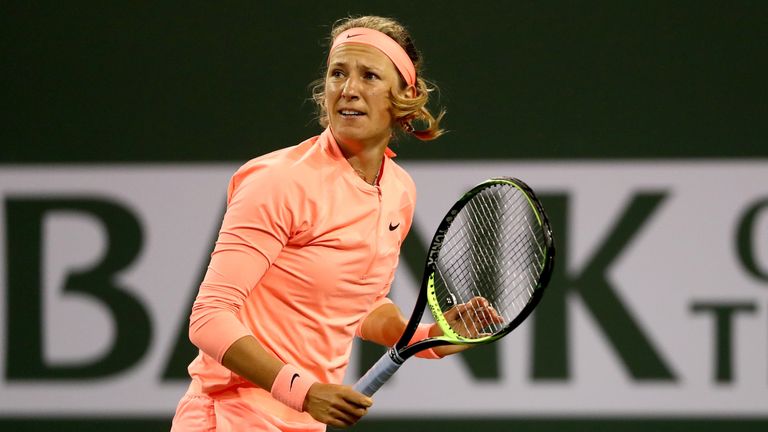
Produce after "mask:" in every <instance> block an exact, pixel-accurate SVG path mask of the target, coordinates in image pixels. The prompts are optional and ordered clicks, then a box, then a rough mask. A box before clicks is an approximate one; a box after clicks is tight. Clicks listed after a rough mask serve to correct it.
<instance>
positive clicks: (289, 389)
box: [288, 373, 299, 391]
mask: <svg viewBox="0 0 768 432" xmlns="http://www.w3.org/2000/svg"><path fill="white" fill-rule="evenodd" d="M298 377H299V374H297V373H295V374H293V376H292V377H291V384H290V385H289V386H288V391H291V389H292V388H293V381H294V380H296V378H298Z"/></svg>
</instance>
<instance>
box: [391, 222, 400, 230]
mask: <svg viewBox="0 0 768 432" xmlns="http://www.w3.org/2000/svg"><path fill="white" fill-rule="evenodd" d="M399 226H400V222H398V223H397V225H392V222H390V223H389V230H390V231H394V230H396V229H397V227H399Z"/></svg>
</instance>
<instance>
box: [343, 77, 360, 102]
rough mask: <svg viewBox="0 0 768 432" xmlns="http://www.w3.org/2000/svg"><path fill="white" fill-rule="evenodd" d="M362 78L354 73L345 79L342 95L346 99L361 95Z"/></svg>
mask: <svg viewBox="0 0 768 432" xmlns="http://www.w3.org/2000/svg"><path fill="white" fill-rule="evenodd" d="M359 86H360V78H359V77H356V76H354V75H351V76H349V77H347V80H346V81H344V87H342V88H341V97H343V98H345V99H354V98H357V97H358V96H360V88H359Z"/></svg>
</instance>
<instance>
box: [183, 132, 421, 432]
mask: <svg viewBox="0 0 768 432" xmlns="http://www.w3.org/2000/svg"><path fill="white" fill-rule="evenodd" d="M390 156H394V154H393V153H391V152H389V151H388V152H387V155H386V156H385V158H384V164H383V167H382V170H381V171H380V176H379V181H378V184H377V185H375V186H373V185H370V184H368V183H366V182H365V181H363V180H362V179H361V178H360V177H359V176H358V175H357V174H356V173H355V171H354V170H353V169H352V167H351V166H350V165H349V163H348V162H347V160H346V159H345V158H344V156H343V155H342V153H341V151H340V149H339V147H338V144H337V143H336V142H335V140H334V138H333V135H332V134H331V131H330V130H329V129H326V130H325V131H324V132H323V133H322V134H321V135H320V136H317V137H313V138H311V139H309V140H307V141H304V142H303V143H301V144H299V145H297V146H294V147H289V148H286V149H282V150H278V151H276V152H273V153H270V154H267V155H264V156H261V157H259V158H256V159H253V160H251V161H249V162H248V163H246V164H245V165H243V166H242V167H241V168H240V169H239V170H238V171H237V172H236V173H235V174H234V176H233V177H232V179H231V181H230V184H229V188H228V193H227V211H226V214H225V216H224V220H223V223H222V227H221V230H220V233H219V237H218V240H217V242H216V246H215V248H214V251H213V253H212V255H211V261H210V265H209V267H208V272H207V273H206V275H205V278H204V280H203V283H202V284H201V286H200V291H199V294H198V296H197V299H196V301H195V304H194V306H193V309H192V315H191V318H190V339H191V340H192V342H193V343H194V344H195V345H196V346H198V347H199V348H200V353H199V355H198V356H197V358H195V360H194V361H193V362H192V363H191V364H190V366H189V373H190V375H191V377H192V380H193V383H192V387H191V388H194V389H196V390H197V391H201V392H203V393H206V394H209V395H212V394H216V393H222V392H230V393H231V392H237V394H238V395H239V396H240V397H243V398H245V399H247V400H249V402H250V403H253V404H254V405H255V406H260V407H261V408H260V409H261V410H262V411H265V410H266V411H269V412H270V413H271V414H272V415H275V416H277V417H278V418H280V419H281V420H283V421H287V422H292V423H295V422H307V423H312V422H314V420H313V419H312V418H311V417H310V416H309V415H308V414H306V413H299V412H296V411H293V410H291V409H290V408H288V407H286V406H284V405H282V404H280V403H279V402H277V401H275V400H274V399H273V398H272V397H271V395H270V394H269V392H268V391H266V390H263V389H260V388H257V387H255V386H254V385H253V384H251V383H249V382H246V381H245V380H244V379H242V378H241V377H239V376H237V375H236V374H234V373H233V372H231V371H229V370H228V369H226V368H225V367H224V366H222V365H221V364H220V361H221V359H222V357H223V355H224V353H225V352H226V350H227V349H228V348H229V347H230V346H231V345H232V343H234V342H235V341H236V340H238V339H240V338H241V337H243V336H246V335H252V336H254V337H255V338H256V339H257V340H258V341H259V342H260V343H261V344H262V345H263V346H264V348H265V349H266V350H267V351H268V352H271V353H272V354H274V355H275V356H276V357H278V358H279V359H280V360H282V361H283V362H285V363H291V364H293V365H295V366H297V367H299V368H300V369H303V370H304V371H306V372H308V373H309V374H311V375H312V376H313V377H314V378H316V379H317V380H318V381H321V382H327V383H340V382H341V381H342V379H343V376H344V372H345V369H346V367H347V364H348V362H349V355H350V351H351V348H352V340H353V337H354V335H355V332H356V329H357V327H358V326H359V325H360V324H361V322H362V320H363V319H364V317H365V316H366V315H367V314H368V313H370V311H371V310H373V309H374V308H375V307H378V306H379V305H381V304H383V303H384V302H387V301H388V299H386V295H387V293H388V292H389V288H390V284H391V282H392V280H393V278H394V273H395V269H396V267H397V263H398V257H399V251H400V245H401V244H402V242H403V240H404V239H405V236H406V234H407V233H408V230H409V229H410V227H411V222H412V219H413V212H414V206H415V199H416V189H415V185H414V183H413V180H412V179H411V178H410V176H409V175H408V174H407V173H406V172H405V171H404V170H403V169H402V168H400V167H399V166H398V165H397V164H395V163H394V161H392V159H391V158H390Z"/></svg>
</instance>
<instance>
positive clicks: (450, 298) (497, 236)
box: [353, 177, 555, 396]
mask: <svg viewBox="0 0 768 432" xmlns="http://www.w3.org/2000/svg"><path fill="white" fill-rule="evenodd" d="M554 256H555V245H554V240H553V238H552V230H551V228H550V225H549V220H548V219H547V215H546V214H545V213H544V208H543V207H542V206H541V203H540V202H539V200H538V199H537V198H536V195H535V194H534V192H533V190H532V189H531V188H530V187H528V185H526V184H525V183H523V182H522V181H520V180H518V179H515V178H508V177H500V178H492V179H489V180H486V181H484V182H483V183H480V184H479V185H477V186H475V187H474V188H472V190H470V191H469V192H467V193H466V194H464V196H463V197H461V199H459V200H458V201H457V202H456V204H454V205H453V207H451V209H450V210H449V211H448V213H447V214H446V215H445V217H444V218H443V220H442V222H441V223H440V225H439V226H438V228H437V231H436V232H435V235H434V237H433V238H432V243H431V244H430V246H429V251H428V253H427V259H426V264H425V268H424V277H423V279H422V282H421V289H420V291H419V296H418V298H417V300H416V305H415V306H414V309H413V313H412V314H411V318H410V320H409V321H408V324H407V325H406V328H405V331H404V332H403V334H402V336H401V337H400V340H398V341H397V343H396V344H395V345H394V346H393V347H391V348H389V349H388V350H387V352H386V353H385V354H384V355H383V356H382V357H381V358H380V359H379V360H378V361H377V362H376V363H375V364H374V365H373V366H372V367H371V368H370V369H369V370H368V372H366V373H365V375H363V377H361V378H360V380H358V381H357V383H355V385H354V386H353V388H354V389H355V390H357V391H359V392H361V393H363V394H365V395H366V396H371V395H373V394H374V393H375V392H376V391H377V390H378V389H379V388H380V387H381V386H382V385H383V384H384V383H385V382H387V380H389V378H390V377H391V376H392V375H393V374H394V373H395V372H396V371H397V370H398V369H399V368H400V366H401V365H402V364H403V363H404V362H405V360H407V359H408V358H410V357H411V356H413V355H415V354H416V353H418V352H419V351H423V350H426V349H429V348H433V347H436V346H441V345H449V344H471V345H474V344H487V343H490V342H493V341H496V340H498V339H500V338H501V337H503V336H505V335H506V334H508V333H509V332H511V331H512V330H514V329H515V328H516V327H517V326H519V325H520V323H522V322H523V321H524V320H525V318H526V317H528V315H529V314H530V313H531V312H532V311H533V309H534V308H535V307H536V305H537V304H538V303H539V301H540V300H541V296H542V294H543V292H544V288H545V287H546V286H547V283H548V282H549V279H550V276H551V274H552V269H553V266H554ZM427 305H429V310H430V311H431V312H432V316H433V317H434V319H435V323H436V324H437V325H438V326H439V327H440V329H441V330H442V331H443V335H442V336H439V337H433V338H427V339H424V340H421V341H418V342H415V343H413V344H411V345H408V342H409V341H410V340H411V338H412V337H413V334H414V332H415V331H416V328H417V327H418V325H419V323H420V321H421V317H422V315H423V314H424V308H425V307H426V306H427Z"/></svg>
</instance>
